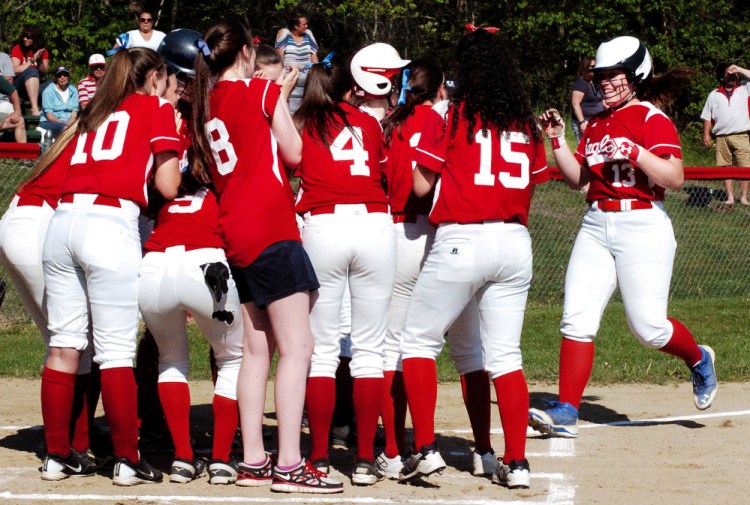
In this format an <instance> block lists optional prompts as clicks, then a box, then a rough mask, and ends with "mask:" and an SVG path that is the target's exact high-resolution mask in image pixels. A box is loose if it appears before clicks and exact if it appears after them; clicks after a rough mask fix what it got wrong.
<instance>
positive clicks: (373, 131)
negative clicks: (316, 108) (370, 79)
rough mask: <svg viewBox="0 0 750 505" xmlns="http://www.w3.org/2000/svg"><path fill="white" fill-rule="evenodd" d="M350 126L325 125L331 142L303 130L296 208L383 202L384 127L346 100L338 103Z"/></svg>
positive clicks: (303, 209)
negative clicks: (300, 179)
mask: <svg viewBox="0 0 750 505" xmlns="http://www.w3.org/2000/svg"><path fill="white" fill-rule="evenodd" d="M341 107H342V109H343V110H344V112H345V114H346V118H347V120H348V121H349V124H350V125H351V129H349V128H347V127H346V126H344V124H343V123H341V124H340V125H338V126H335V127H330V126H329V129H328V132H327V133H328V141H329V142H330V143H331V145H330V146H326V145H325V144H323V142H322V141H321V140H320V139H318V138H316V137H314V136H312V135H310V132H309V131H308V129H307V128H305V129H303V131H302V163H301V164H300V168H299V175H300V176H301V177H302V182H301V183H300V191H299V194H298V195H297V206H296V210H297V213H298V214H304V213H305V212H307V211H309V210H313V209H316V208H318V207H324V206H329V205H336V204H355V203H382V204H386V203H387V199H386V196H385V190H384V189H383V185H382V181H383V171H382V167H381V164H382V163H383V162H384V161H385V160H386V154H385V145H384V142H383V129H382V128H381V127H380V123H378V121H377V119H375V118H374V117H372V116H371V115H370V114H368V113H366V112H363V111H361V110H359V109H357V108H355V107H352V106H351V105H349V104H347V103H342V104H341Z"/></svg>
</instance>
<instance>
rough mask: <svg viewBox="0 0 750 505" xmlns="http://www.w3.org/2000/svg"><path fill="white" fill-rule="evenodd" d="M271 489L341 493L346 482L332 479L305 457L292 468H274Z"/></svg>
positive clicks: (278, 490)
mask: <svg viewBox="0 0 750 505" xmlns="http://www.w3.org/2000/svg"><path fill="white" fill-rule="evenodd" d="M271 491H276V492H277V493H316V494H317V493H320V494H329V493H341V492H343V491H344V484H343V483H342V482H339V481H337V480H335V479H332V478H330V477H329V476H328V474H325V473H323V472H321V471H320V470H318V469H316V468H315V467H314V466H312V464H311V463H310V462H309V461H305V460H304V459H303V460H302V461H301V462H300V464H299V465H298V466H296V467H295V468H292V469H291V470H282V469H280V468H279V467H278V466H275V467H274V468H273V482H272V483H271Z"/></svg>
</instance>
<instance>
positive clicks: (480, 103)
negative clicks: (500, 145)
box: [450, 29, 541, 144]
mask: <svg viewBox="0 0 750 505" xmlns="http://www.w3.org/2000/svg"><path fill="white" fill-rule="evenodd" d="M455 65H456V74H457V78H458V82H459V86H458V90H457V91H456V93H455V95H454V96H453V98H452V99H451V103H452V105H453V106H454V107H455V110H456V113H455V114H453V121H452V124H451V130H450V132H451V136H454V135H455V134H456V130H457V128H458V116H459V114H458V111H461V110H462V114H463V115H464V117H465V118H466V121H467V122H468V123H469V128H468V131H467V139H466V140H467V142H469V144H471V143H473V142H474V129H475V127H476V122H477V119H478V120H479V121H480V125H481V128H482V131H483V132H484V134H485V135H487V132H488V130H489V128H490V127H491V126H495V127H497V128H498V129H499V130H500V131H504V130H510V129H516V130H519V129H520V131H525V132H526V133H528V134H530V135H531V136H532V137H533V138H534V140H537V141H541V134H540V131H539V127H538V123H537V120H536V117H535V115H534V112H533V110H532V109H531V103H530V101H529V97H528V94H527V93H526V90H525V89H524V87H523V84H522V82H523V79H522V76H521V71H520V69H519V67H518V60H517V58H516V56H515V55H514V54H513V52H512V51H511V50H510V47H508V44H507V43H506V42H505V40H504V39H503V38H502V37H501V36H499V35H493V34H491V33H489V32H487V31H486V30H482V29H479V30H476V31H474V32H472V33H468V34H466V35H464V36H463V37H462V38H461V40H460V41H459V42H458V47H457V48H456V63H455ZM462 104H463V109H461V105H462Z"/></svg>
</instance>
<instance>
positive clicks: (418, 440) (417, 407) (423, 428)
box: [403, 358, 437, 450]
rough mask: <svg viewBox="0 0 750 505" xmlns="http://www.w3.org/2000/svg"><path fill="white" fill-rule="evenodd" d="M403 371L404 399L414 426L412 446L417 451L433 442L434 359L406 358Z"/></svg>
mask: <svg viewBox="0 0 750 505" xmlns="http://www.w3.org/2000/svg"><path fill="white" fill-rule="evenodd" d="M403 370H404V386H405V387H406V398H407V400H408V402H409V412H410V413H411V420H412V424H413V425H414V445H415V446H416V449H417V450H419V449H420V448H422V446H425V445H430V444H431V443H433V442H434V441H435V405H436V403H437V368H436V366H435V360H434V359H430V358H407V359H405V360H404V361H403Z"/></svg>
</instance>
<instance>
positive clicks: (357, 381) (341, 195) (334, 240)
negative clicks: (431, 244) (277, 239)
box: [295, 59, 396, 485]
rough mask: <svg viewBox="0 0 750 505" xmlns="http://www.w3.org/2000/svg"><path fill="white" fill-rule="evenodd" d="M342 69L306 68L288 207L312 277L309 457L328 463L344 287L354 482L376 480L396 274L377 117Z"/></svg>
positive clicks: (334, 65) (327, 65) (333, 65)
mask: <svg viewBox="0 0 750 505" xmlns="http://www.w3.org/2000/svg"><path fill="white" fill-rule="evenodd" d="M351 88H352V80H351V75H350V74H349V71H348V70H347V69H346V68H345V67H344V66H343V65H340V64H339V63H330V61H329V60H328V59H326V60H324V62H323V63H320V64H316V65H314V66H313V67H312V68H311V69H310V72H309V73H308V76H307V84H306V87H305V89H306V92H305V96H304V98H303V99H302V103H301V104H300V107H299V109H297V112H296V113H295V122H296V123H297V124H298V125H299V126H300V128H301V131H302V163H301V165H300V167H299V175H300V177H301V182H300V191H299V193H298V195H297V205H296V210H297V212H298V213H299V214H301V215H303V216H304V218H305V226H304V228H303V230H302V241H303V243H304V244H305V250H306V251H307V253H308V254H309V255H310V259H311V261H312V263H313V265H314V266H315V272H316V274H317V275H318V279H319V280H320V289H319V290H318V298H317V299H316V300H315V301H314V303H313V307H312V311H311V314H310V324H311V326H312V329H313V335H314V337H315V351H314V352H313V357H312V362H311V364H310V372H309V379H308V382H307V400H306V406H307V415H308V419H309V423H310V436H311V438H312V455H311V458H312V460H313V463H314V464H315V465H316V466H321V467H324V468H325V467H327V460H328V432H329V429H330V425H331V418H332V416H333V411H334V404H335V398H336V386H335V376H336V368H337V367H338V364H339V354H340V344H339V329H340V322H339V314H340V311H341V299H342V296H343V294H344V289H345V286H346V282H347V279H348V281H349V290H350V291H351V307H352V308H351V343H352V344H351V345H352V348H351V352H352V359H351V362H350V363H349V367H350V370H351V375H352V377H353V379H354V380H353V404H354V417H355V420H356V425H357V438H358V440H357V461H356V462H355V465H354V470H353V472H352V483H353V484H358V485H371V484H374V483H375V482H377V481H378V480H381V479H382V478H383V476H382V474H380V472H379V471H378V470H377V469H376V468H375V466H374V454H373V443H374V439H375V431H376V429H377V424H378V418H379V416H380V403H381V398H382V392H383V389H382V388H383V342H384V339H385V330H386V321H387V315H388V305H389V303H390V299H391V294H392V292H393V282H394V277H395V273H396V237H395V234H394V231H393V221H392V220H391V216H390V214H389V212H388V203H387V199H386V195H385V191H384V189H383V186H382V179H383V172H382V169H381V164H382V163H383V162H384V161H385V159H386V156H385V149H384V143H383V132H382V129H381V128H380V124H379V123H378V121H377V120H376V119H375V118H374V117H372V116H371V115H369V114H367V113H366V112H363V111H361V110H359V109H357V108H355V107H353V106H351V105H349V104H348V103H346V102H344V101H343V100H344V97H345V95H347V94H348V93H349V90H351Z"/></svg>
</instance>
